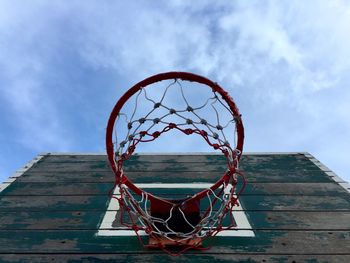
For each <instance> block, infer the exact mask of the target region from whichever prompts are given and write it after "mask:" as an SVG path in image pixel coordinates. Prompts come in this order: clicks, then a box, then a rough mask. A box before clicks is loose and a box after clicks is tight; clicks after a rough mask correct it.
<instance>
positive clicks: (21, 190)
mask: <svg viewBox="0 0 350 263" xmlns="http://www.w3.org/2000/svg"><path fill="white" fill-rule="evenodd" d="M113 187H114V184H113V183H70V184H67V183H65V182H41V183H40V182H39V183H32V182H20V181H17V182H13V183H12V184H11V186H10V187H8V188H7V189H6V190H5V191H4V192H3V194H5V195H8V196H9V195H24V196H30V195H106V194H107V193H108V192H109V191H110V190H111V189H112V188H113ZM238 187H239V186H238ZM145 190H146V191H148V192H151V193H154V194H156V195H161V194H169V193H172V194H182V195H183V194H185V195H189V194H194V193H195V192H198V191H199V189H187V188H181V187H180V188H169V189H157V188H155V189H150V188H147V189H145ZM344 193H346V191H345V189H344V188H342V187H339V185H338V184H337V183H335V182H333V183H259V184H253V183H250V184H248V185H247V186H246V188H245V190H244V191H243V193H242V195H256V194H259V195H319V196H335V195H338V194H340V195H342V194H344Z"/></svg>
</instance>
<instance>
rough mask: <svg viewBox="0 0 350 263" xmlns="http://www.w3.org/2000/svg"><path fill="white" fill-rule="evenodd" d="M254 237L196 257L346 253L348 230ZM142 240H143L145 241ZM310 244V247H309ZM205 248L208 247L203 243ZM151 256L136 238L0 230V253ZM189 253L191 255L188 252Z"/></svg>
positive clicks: (221, 242) (219, 244)
mask: <svg viewBox="0 0 350 263" xmlns="http://www.w3.org/2000/svg"><path fill="white" fill-rule="evenodd" d="M255 233H256V236H255V237H235V238H234V239H233V238H231V237H218V238H216V239H215V245H214V246H213V247H211V249H210V250H205V251H197V252H196V253H197V254H215V253H220V254H232V253H247V254H250V253H251V254H254V253H260V254H261V253H267V254H269V253H275V254H328V255H332V254H341V253H343V254H347V253H349V246H350V231H333V232H331V233H330V232H328V231H290V230H289V231H286V230H281V231H277V230H273V231H270V230H256V231H255ZM145 240H146V238H145ZM311 244H312V245H311ZM206 245H208V244H206ZM24 251H30V252H31V253H116V252H118V251H119V252H122V253H140V254H143V253H145V254H147V253H154V251H149V250H147V249H143V248H142V247H141V246H140V244H139V242H138V240H137V238H136V237H106V236H104V237H100V236H96V231H91V230H86V231H84V230H71V231H68V230H58V231H53V230H45V231H39V230H35V231H12V230H6V231H0V253H21V252H24ZM192 253H193V252H192Z"/></svg>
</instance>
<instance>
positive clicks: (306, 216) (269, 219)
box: [0, 210, 350, 231]
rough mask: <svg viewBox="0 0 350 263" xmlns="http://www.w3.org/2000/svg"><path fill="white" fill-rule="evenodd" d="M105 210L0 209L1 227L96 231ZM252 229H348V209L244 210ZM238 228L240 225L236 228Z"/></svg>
mask: <svg viewBox="0 0 350 263" xmlns="http://www.w3.org/2000/svg"><path fill="white" fill-rule="evenodd" d="M104 213H105V211H103V210H101V211H70V212H67V211H51V212H43V211H41V212H35V211H27V212H0V222H1V224H0V229H2V230H5V229H7V230H43V229H47V230H59V229H66V230H74V229H76V230H78V229H85V230H97V229H98V228H99V225H100V223H101V220H102V217H103V216H104ZM247 216H248V217H249V220H250V223H251V225H252V229H254V230H282V229H285V230H306V231H308V230H328V231H334V230H349V231H350V211H337V212H329V211H328V212H311V211H308V212H300V211H293V212H286V211H249V212H247ZM237 229H241V228H239V227H238V228H237Z"/></svg>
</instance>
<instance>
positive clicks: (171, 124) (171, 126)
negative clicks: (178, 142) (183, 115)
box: [169, 123, 177, 129]
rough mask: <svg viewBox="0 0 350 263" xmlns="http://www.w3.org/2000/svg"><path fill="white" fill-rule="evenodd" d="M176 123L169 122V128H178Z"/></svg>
mask: <svg viewBox="0 0 350 263" xmlns="http://www.w3.org/2000/svg"><path fill="white" fill-rule="evenodd" d="M176 127H177V126H176V124H175V123H169V129H174V128H176Z"/></svg>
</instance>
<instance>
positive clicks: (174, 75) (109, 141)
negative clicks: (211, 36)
mask: <svg viewBox="0 0 350 263" xmlns="http://www.w3.org/2000/svg"><path fill="white" fill-rule="evenodd" d="M169 79H181V80H186V81H193V82H197V83H201V84H204V85H207V86H209V87H211V88H212V90H213V91H215V92H217V93H219V94H220V95H221V97H222V99H223V100H224V101H225V102H226V103H227V104H228V106H229V108H230V109H231V111H232V112H233V115H234V117H236V118H237V119H236V120H237V121H236V128H237V146H236V149H235V150H238V151H239V152H240V153H242V150H243V142H244V127H243V123H242V121H241V119H240V116H241V115H240V113H239V110H238V108H237V106H236V104H235V103H234V101H233V99H232V98H231V96H230V95H229V94H228V93H227V92H226V91H225V90H224V89H223V88H221V87H220V86H219V85H218V84H217V83H215V82H213V81H211V80H209V79H207V78H205V77H202V76H199V75H196V74H193V73H188V72H166V73H160V74H157V75H153V76H151V77H148V78H146V79H144V80H142V81H140V82H139V83H137V84H136V85H134V86H133V87H131V88H130V89H129V90H128V91H127V92H126V93H125V94H124V95H123V96H122V97H121V98H120V99H119V101H118V102H117V103H116V105H115V106H114V108H113V110H112V112H111V114H110V117H109V119H108V124H107V132H106V150H107V155H108V160H109V163H110V165H111V167H112V170H113V172H114V173H115V174H117V167H116V164H115V161H114V146H113V129H114V125H115V121H116V119H117V117H118V114H119V112H120V110H121V109H122V107H123V105H124V104H125V102H126V101H127V100H128V99H129V98H130V97H132V96H133V95H134V94H135V93H136V92H138V91H139V90H140V89H141V88H146V87H147V86H149V85H151V84H153V83H156V82H159V81H162V80H169ZM240 157H241V154H239V155H238V159H239V158H240ZM124 177H125V178H123V179H124V180H123V181H124V182H123V183H124V184H125V185H127V186H128V187H129V188H130V189H131V190H132V191H134V192H135V193H136V194H139V195H141V194H142V192H143V190H141V189H139V188H138V187H136V186H135V185H134V184H133V183H132V182H131V181H130V180H129V179H128V178H127V177H126V176H125V175H124ZM224 178H225V175H224V176H223V177H222V178H220V179H219V180H218V181H217V182H216V183H215V184H214V185H213V186H212V187H211V189H216V188H217V187H218V186H219V185H220V183H221V182H222V181H223V180H224ZM203 192H204V191H202V192H200V193H199V194H197V198H200V196H203V195H205V193H203ZM199 195H200V196H199ZM154 198H155V197H154Z"/></svg>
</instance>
